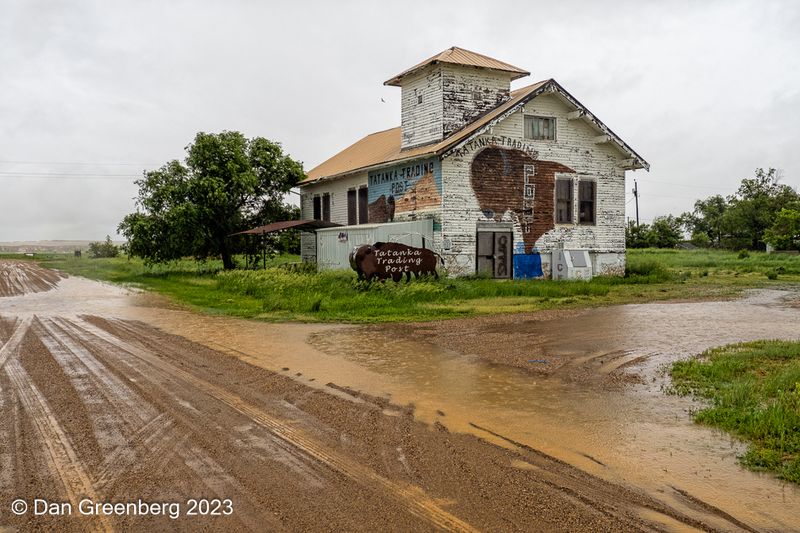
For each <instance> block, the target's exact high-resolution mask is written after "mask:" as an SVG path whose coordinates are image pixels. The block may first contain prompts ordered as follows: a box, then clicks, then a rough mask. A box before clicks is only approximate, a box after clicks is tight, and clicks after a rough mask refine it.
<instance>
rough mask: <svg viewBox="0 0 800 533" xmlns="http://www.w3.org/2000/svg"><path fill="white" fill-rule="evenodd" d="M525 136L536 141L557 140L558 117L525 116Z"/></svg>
mask: <svg viewBox="0 0 800 533" xmlns="http://www.w3.org/2000/svg"><path fill="white" fill-rule="evenodd" d="M525 138H526V139H531V140H534V141H554V140H556V119H555V118H554V117H532V116H526V117H525Z"/></svg>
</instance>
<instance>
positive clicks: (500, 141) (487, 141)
mask: <svg viewBox="0 0 800 533" xmlns="http://www.w3.org/2000/svg"><path fill="white" fill-rule="evenodd" d="M486 147H494V148H507V149H510V150H519V151H521V152H525V153H526V154H528V156H530V157H531V158H532V159H539V152H538V151H537V150H536V149H535V148H534V147H533V145H532V144H531V143H528V142H525V141H521V140H519V139H516V138H514V137H506V136H505V135H492V136H490V137H478V138H477V139H473V140H471V141H469V142H468V143H466V144H465V145H464V146H462V147H461V148H458V149H456V150H453V151H452V152H451V155H452V156H454V157H464V156H465V155H469V154H471V153H473V152H475V151H478V150H481V149H482V148H486Z"/></svg>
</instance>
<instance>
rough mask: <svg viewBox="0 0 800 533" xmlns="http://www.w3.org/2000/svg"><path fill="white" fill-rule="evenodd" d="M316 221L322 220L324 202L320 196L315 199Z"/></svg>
mask: <svg viewBox="0 0 800 533" xmlns="http://www.w3.org/2000/svg"><path fill="white" fill-rule="evenodd" d="M314 220H322V200H321V199H320V197H319V196H315V197H314Z"/></svg>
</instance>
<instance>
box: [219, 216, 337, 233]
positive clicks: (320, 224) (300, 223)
mask: <svg viewBox="0 0 800 533" xmlns="http://www.w3.org/2000/svg"><path fill="white" fill-rule="evenodd" d="M336 226H341V224H335V223H333V222H326V221H324V220H282V221H280V222H273V223H272V224H267V225H266V226H259V227H257V228H253V229H248V230H245V231H239V232H237V233H231V235H264V234H266V233H273V232H275V231H281V230H285V229H299V230H301V231H314V230H317V229H320V228H335V227H336Z"/></svg>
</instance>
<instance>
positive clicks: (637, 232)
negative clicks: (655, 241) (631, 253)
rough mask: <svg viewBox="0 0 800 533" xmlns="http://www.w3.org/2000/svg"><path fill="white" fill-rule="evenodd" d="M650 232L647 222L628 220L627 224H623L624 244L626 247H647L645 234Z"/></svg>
mask: <svg viewBox="0 0 800 533" xmlns="http://www.w3.org/2000/svg"><path fill="white" fill-rule="evenodd" d="M649 232H650V226H648V225H647V224H636V222H635V221H633V220H629V221H628V225H627V226H625V246H626V247H628V248H647V246H648V243H647V234H648V233H649Z"/></svg>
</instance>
